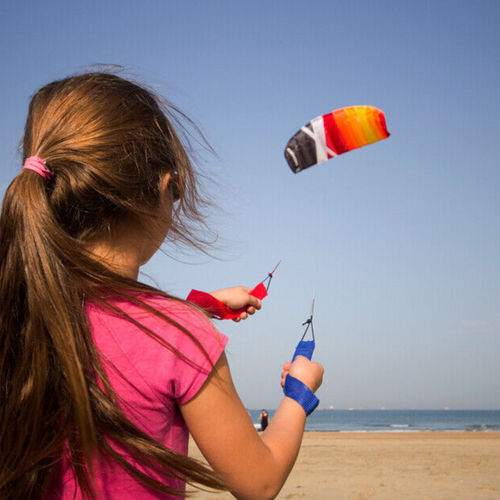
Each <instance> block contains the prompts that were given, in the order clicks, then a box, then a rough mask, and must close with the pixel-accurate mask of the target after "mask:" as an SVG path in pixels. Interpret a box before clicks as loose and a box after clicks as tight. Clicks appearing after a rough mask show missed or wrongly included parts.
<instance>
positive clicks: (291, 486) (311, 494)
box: [189, 431, 500, 500]
mask: <svg viewBox="0 0 500 500" xmlns="http://www.w3.org/2000/svg"><path fill="white" fill-rule="evenodd" d="M189 451H190V453H189V455H190V456H192V457H194V458H198V459H201V460H203V457H202V455H201V453H200V452H199V450H198V449H197V448H196V445H195V444H194V443H193V442H190V447H189ZM499 469H500V432H495V431H416V432H412V431H395V432H394V431H389V432H387V431H382V432H380V431H374V432H371V431H369V432H365V431H361V432H359V431H347V432H346V431H307V432H305V433H304V438H303V441H302V447H301V450H300V453H299V456H298V458H297V461H296V464H295V467H294V469H293V470H292V472H291V474H290V476H289V478H288V480H287V482H286V483H285V485H284V487H283V489H282V490H281V492H280V494H279V495H278V496H277V497H276V498H277V499H296V500H301V499H315V500H316V499H317V500H327V499H328V500H332V499H347V500H350V499H356V500H401V499H402V498H404V499H405V500H421V499H424V498H425V499H433V500H449V499H450V498H453V499H454V500H455V499H464V500H465V499H467V500H497V499H498V498H500V476H499V474H498V470H499ZM192 498H195V499H196V500H216V499H217V500H219V499H221V500H229V499H231V498H233V497H232V496H231V495H230V494H229V493H223V494H221V493H216V494H210V493H205V492H199V493H195V494H194V495H193V497H192Z"/></svg>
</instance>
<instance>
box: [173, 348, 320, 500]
mask: <svg viewBox="0 0 500 500" xmlns="http://www.w3.org/2000/svg"><path fill="white" fill-rule="evenodd" d="M284 369H285V371H284V373H283V380H284V377H286V375H287V374H288V373H289V374H290V375H292V376H293V377H295V378H297V379H299V380H301V381H302V382H303V383H304V384H306V385H307V386H308V387H309V388H310V389H311V390H312V391H313V392H314V391H316V390H317V389H318V387H319V386H320V385H321V382H322V379H323V367H322V366H321V365H320V364H318V363H314V362H311V361H309V360H308V359H306V358H304V357H302V356H298V357H297V358H296V359H295V361H294V362H293V363H291V364H290V363H286V364H285V367H284ZM282 383H283V381H282ZM181 412H182V415H183V417H184V420H185V421H186V424H187V426H188V428H189V431H190V432H191V434H192V436H193V438H194V440H195V441H196V444H197V445H198V447H199V448H200V450H201V452H202V453H203V455H204V456H205V458H206V459H207V460H208V462H209V463H210V465H211V466H212V467H213V469H214V470H215V471H216V472H217V473H218V474H219V475H220V476H221V477H222V479H223V480H224V481H225V482H226V484H227V485H228V487H229V489H230V491H231V493H232V494H233V495H234V496H235V497H236V498H239V499H256V500H257V499H258V500H264V499H268V498H269V499H271V498H275V497H276V495H277V494H278V493H279V491H280V489H281V487H282V486H283V484H284V483H285V481H286V478H287V477H288V474H289V473H290V471H291V470H292V467H293V464H294V463H295V460H296V458H297V455H298V452H299V449H300V444H301V441H302V435H303V432H304V426H305V421H306V414H305V411H304V409H303V408H302V406H300V405H299V404H298V403H297V402H296V401H294V400H293V399H290V398H288V397H284V398H283V401H282V402H281V404H280V406H279V407H278V409H277V411H276V413H275V415H274V417H273V419H272V421H271V422H270V424H269V426H268V427H267V429H266V430H265V431H264V432H263V433H262V434H260V435H259V434H257V432H255V428H254V426H253V423H252V421H251V419H250V417H249V414H248V412H247V410H246V409H245V407H244V406H243V404H242V402H241V400H240V398H239V396H238V393H237V392H236V389H235V387H234V384H233V381H232V378H231V373H230V370H229V365H228V363H227V359H226V356H225V354H224V353H222V355H221V357H220V358H219V360H218V362H217V363H216V364H215V366H214V369H213V371H212V373H211V374H210V376H209V378H208V379H207V381H206V382H205V384H204V385H203V387H202V388H201V389H200V391H199V392H198V393H197V395H196V396H195V397H194V398H193V399H191V400H190V401H188V402H187V403H186V404H184V405H181ZM221 415H223V418H222V419H221Z"/></svg>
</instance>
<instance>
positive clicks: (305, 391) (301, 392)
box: [283, 340, 319, 416]
mask: <svg viewBox="0 0 500 500" xmlns="http://www.w3.org/2000/svg"><path fill="white" fill-rule="evenodd" d="M315 346H316V344H315V342H314V340H301V341H300V342H299V343H298V345H297V347H296V349H295V353H294V354H293V359H292V361H293V360H294V359H295V358H296V357H297V356H304V357H305V358H307V359H309V360H311V358H312V355H313V352H314V347H315ZM283 392H284V393H285V396H288V397H289V398H292V399H293V400H295V401H297V403H299V405H300V406H302V408H304V411H305V412H306V416H309V415H310V414H311V413H312V412H313V411H314V410H315V409H316V407H317V406H318V404H319V399H318V398H317V397H316V395H315V394H314V392H313V391H311V389H309V387H307V385H306V384H304V382H301V381H300V380H298V379H296V378H295V377H292V376H291V375H287V376H286V379H285V387H283Z"/></svg>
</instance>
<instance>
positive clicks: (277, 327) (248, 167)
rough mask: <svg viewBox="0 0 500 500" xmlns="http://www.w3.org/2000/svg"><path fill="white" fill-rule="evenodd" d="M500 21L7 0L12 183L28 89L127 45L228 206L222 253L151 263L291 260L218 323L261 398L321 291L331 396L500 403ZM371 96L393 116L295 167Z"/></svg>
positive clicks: (432, 13) (327, 9)
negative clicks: (178, 117)
mask: <svg viewBox="0 0 500 500" xmlns="http://www.w3.org/2000/svg"><path fill="white" fill-rule="evenodd" d="M346 5H348V6H346ZM499 24H500V4H499V3H498V2H490V1H468V2H466V1H457V0H454V1H441V0H437V1H436V0H435V1H428V2H427V1H416V2H401V1H383V0H381V1H373V2H369V1H360V2H350V3H347V4H346V2H340V1H333V0H331V1H326V0H325V1H310V2H299V1H279V0H278V1H272V2H271V1H255V0H254V1H252V2H239V1H210V2H204V1H184V2H178V1H176V2H174V1H166V0H158V1H147V0H146V1H141V2H139V1H124V0H120V1H118V0H110V1H106V2H102V1H87V2H67V1H53V0H47V1H44V2H34V1H23V2H10V3H8V4H5V5H3V6H2V15H1V16H0V47H1V48H2V50H1V51H0V63H1V64H0V68H1V75H2V92H1V94H0V109H1V114H0V151H1V154H0V189H1V191H2V192H3V190H4V189H5V187H6V186H7V185H8V183H9V182H10V181H11V179H12V178H13V177H14V176H15V175H16V173H17V172H18V171H19V169H20V168H21V160H20V157H19V155H18V153H17V150H16V148H17V144H18V141H19V139H20V137H21V134H22V129H23V126H24V120H25V118H26V113H27V105H28V102H29V96H30V95H31V94H33V93H34V92H35V91H36V90H37V89H38V88H39V87H40V86H41V85H43V84H45V83H48V82H49V81H52V80H53V79H56V78H60V77H64V76H66V75H68V74H70V73H75V72H78V71H82V70H84V69H85V68H86V67H87V66H88V65H89V64H92V63H110V64H111V63H112V64H119V65H123V66H125V67H126V68H127V70H128V72H129V73H132V74H134V75H135V76H137V77H138V78H139V79H141V80H143V81H145V82H147V83H149V84H151V85H153V86H155V87H156V88H157V89H158V90H159V91H160V92H162V93H163V94H164V95H165V96H166V97H167V98H170V99H171V100H172V101H173V102H175V103H176V104H177V105H179V106H180V107H181V108H182V109H183V110H184V111H185V112H186V113H187V114H188V115H189V116H191V117H192V118H193V119H194V120H195V121H196V122H197V123H198V124H199V125H200V127H201V128H202V130H203V132H204V133H205V134H206V136H207V138H208V140H209V141H210V143H211V144H212V146H213V147H214V149H215V150H216V151H217V153H218V157H213V156H206V159H205V162H204V163H203V165H202V168H203V169H205V170H206V171H207V172H208V174H209V176H210V177H214V178H216V179H217V181H218V183H219V185H218V187H217V188H213V187H212V188H211V191H210V192H211V193H212V196H213V201H214V202H215V203H216V204H217V205H219V206H221V207H222V208H223V209H224V210H225V215H219V216H217V217H214V218H213V219H212V223H213V225H214V227H217V229H218V231H219V234H220V236H221V245H222V250H220V251H219V253H218V256H219V257H221V258H222V260H215V261H210V260H208V259H206V258H197V259H196V262H197V264H192V263H191V264H182V263H179V262H177V261H173V260H171V259H169V258H168V257H166V256H164V255H158V256H157V257H155V258H154V259H153V260H152V261H151V263H150V264H148V266H146V268H145V272H146V273H148V274H149V275H151V276H153V277H154V279H155V280H156V281H157V282H158V283H159V284H160V285H161V286H162V287H163V288H164V289H165V290H167V291H170V292H172V293H174V294H177V295H180V296H186V295H187V294H188V293H189V290H190V289H191V288H197V289H201V290H205V291H209V290H214V289H218V288H222V287H225V286H234V285H238V284H245V285H248V286H253V285H255V284H256V283H257V282H259V281H260V280H262V279H263V278H264V277H265V276H266V274H267V272H268V271H270V270H271V269H272V268H273V267H274V265H275V264H276V262H277V261H278V260H279V259H283V262H282V265H281V267H280V268H279V270H278V271H277V273H276V275H275V279H274V281H273V284H272V287H271V289H270V296H269V297H268V298H266V299H265V301H264V307H263V309H262V311H261V312H260V313H259V314H257V315H256V316H254V317H252V318H251V319H250V320H248V321H246V322H244V323H241V324H235V323H232V322H224V323H219V324H218V326H219V328H220V329H221V331H223V332H224V333H226V334H227V335H228V336H229V337H230V343H229V347H228V356H229V360H230V365H231V368H232V371H233V375H234V378H235V383H236V385H237V388H238V390H239V392H240V395H241V397H242V400H243V402H244V404H245V405H246V406H247V407H249V408H263V407H268V408H274V407H276V406H277V404H278V402H279V400H280V397H281V388H280V387H279V380H280V373H281V366H282V363H283V362H284V361H286V360H287V359H289V358H290V356H291V355H292V353H293V350H294V347H295V345H296V343H297V341H298V340H299V338H300V337H301V335H302V331H303V327H302V325H301V323H302V322H303V321H305V320H306V319H307V317H308V315H309V312H310V303H311V298H312V295H313V293H314V294H315V297H316V311H315V331H316V337H317V351H316V354H315V357H316V359H317V360H318V361H320V362H321V363H323V365H324V366H325V380H324V384H323V386H322V388H321V389H320V391H319V396H320V399H321V406H329V405H333V406H335V407H337V408H348V407H356V408H357V407H363V408H380V407H386V408H443V407H450V408H456V409H458V408H463V409H469V408H470V409H500V362H499V360H500V263H499V255H500V224H499V222H500V221H499V218H500V217H499V216H500V196H499V192H500V169H499V159H498V158H499V153H500V148H499V144H500V142H499V138H498V133H499V131H500V113H499V108H500V97H499V92H498V89H499V88H500V35H499V32H498V26H499ZM357 104H370V105H374V106H376V107H379V108H380V109H382V110H384V111H385V113H386V118H387V124H388V129H389V131H390V132H391V133H392V136H391V137H390V138H389V139H388V140H386V141H382V142H380V143H378V144H375V145H373V146H370V147H366V148H363V149H360V150H358V151H354V152H352V153H349V154H347V155H344V156H341V157H339V158H336V159H334V160H330V161H329V162H327V163H323V164H321V165H319V166H316V167H315V168H311V169H309V170H307V171H305V172H302V173H300V174H298V175H294V174H292V172H291V171H290V169H289V167H288V165H287V164H286V162H285V159H284V156H283V150H284V147H285V145H286V143H287V141H288V139H289V138H290V137H291V136H292V135H293V134H294V133H295V132H296V131H297V130H298V129H299V128H300V127H301V126H302V125H304V124H305V123H307V122H308V121H309V120H311V119H312V118H314V117H316V116H318V115H321V114H324V113H327V112H329V111H331V110H333V109H336V108H339V107H343V106H349V105H357ZM190 262H192V259H191V260H190ZM144 279H146V280H147V279H148V278H146V277H145V278H144Z"/></svg>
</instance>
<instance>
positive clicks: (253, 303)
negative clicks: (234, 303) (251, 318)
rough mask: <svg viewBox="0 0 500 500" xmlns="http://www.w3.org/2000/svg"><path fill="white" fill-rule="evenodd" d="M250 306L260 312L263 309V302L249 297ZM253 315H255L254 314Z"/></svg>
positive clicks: (251, 296)
mask: <svg viewBox="0 0 500 500" xmlns="http://www.w3.org/2000/svg"><path fill="white" fill-rule="evenodd" d="M247 303H248V305H249V306H252V307H254V308H255V309H257V310H259V309H260V308H261V307H262V301H261V300H260V299H258V298H257V297H254V296H253V295H248V302H247ZM254 312H255V311H254ZM252 314H253V313H252Z"/></svg>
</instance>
